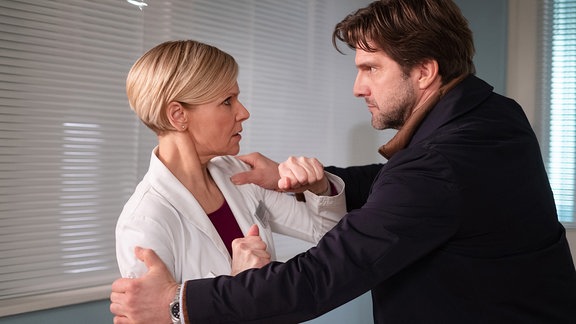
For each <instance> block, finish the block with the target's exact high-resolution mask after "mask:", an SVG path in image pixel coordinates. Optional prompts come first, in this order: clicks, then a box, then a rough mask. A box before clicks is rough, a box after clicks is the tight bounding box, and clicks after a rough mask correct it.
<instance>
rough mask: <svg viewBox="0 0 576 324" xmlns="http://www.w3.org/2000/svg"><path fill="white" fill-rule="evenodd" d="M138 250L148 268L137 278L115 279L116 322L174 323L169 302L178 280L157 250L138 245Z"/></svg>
mask: <svg viewBox="0 0 576 324" xmlns="http://www.w3.org/2000/svg"><path fill="white" fill-rule="evenodd" d="M135 253H136V257H137V258H138V259H139V260H141V261H143V262H144V263H145V264H146V267H147V268H148V272H146V274H144V276H142V277H140V278H137V279H128V278H121V279H117V280H115V281H114V283H112V293H111V294H110V301H111V304H110V311H111V312H112V313H113V314H114V315H115V316H114V324H126V323H130V324H139V323H142V324H149V323H171V322H172V320H171V319H170V303H171V302H172V299H173V298H174V296H175V294H176V289H177V287H178V284H177V283H176V281H175V280H174V277H172V274H170V272H169V271H168V269H167V268H166V265H164V263H163V262H162V260H161V259H160V258H159V257H158V256H157V255H156V253H155V252H154V251H152V250H150V249H143V248H139V247H137V248H136V249H135Z"/></svg>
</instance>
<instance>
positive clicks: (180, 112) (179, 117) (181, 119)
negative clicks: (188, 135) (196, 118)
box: [166, 101, 188, 130]
mask: <svg viewBox="0 0 576 324" xmlns="http://www.w3.org/2000/svg"><path fill="white" fill-rule="evenodd" d="M166 115H167V117H168V120H169V121H170V124H171V125H172V127H174V128H175V129H176V130H186V128H188V113H187V111H186V109H185V108H184V107H183V106H182V104H181V103H179V102H176V101H172V102H171V103H169V104H168V108H167V109H166Z"/></svg>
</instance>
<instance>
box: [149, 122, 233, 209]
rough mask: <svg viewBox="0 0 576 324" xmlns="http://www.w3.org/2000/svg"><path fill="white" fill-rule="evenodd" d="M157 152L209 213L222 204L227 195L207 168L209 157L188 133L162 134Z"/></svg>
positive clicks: (161, 159) (159, 157)
mask: <svg viewBox="0 0 576 324" xmlns="http://www.w3.org/2000/svg"><path fill="white" fill-rule="evenodd" d="M156 155H157V156H158V159H159V160H160V161H162V163H163V164H164V165H165V166H166V167H167V168H168V170H170V172H171V173H172V174H173V175H174V176H175V177H176V178H177V179H178V181H180V182H181V183H182V184H183V185H184V187H186V189H188V191H190V193H192V195H193V196H194V198H196V200H197V201H198V203H199V204H200V206H202V208H203V209H204V211H205V212H206V213H211V212H213V211H215V210H217V209H218V208H220V206H222V204H223V203H224V196H223V195H222V192H221V191H220V189H219V188H218V186H217V185H216V182H215V181H214V179H213V178H212V175H210V172H209V171H208V162H209V159H208V158H204V159H202V158H201V157H200V156H199V155H198V152H197V150H196V147H195V146H194V143H193V142H192V140H191V139H190V138H189V137H188V136H186V135H185V134H182V133H174V134H169V135H164V136H159V137H158V151H157V152H156Z"/></svg>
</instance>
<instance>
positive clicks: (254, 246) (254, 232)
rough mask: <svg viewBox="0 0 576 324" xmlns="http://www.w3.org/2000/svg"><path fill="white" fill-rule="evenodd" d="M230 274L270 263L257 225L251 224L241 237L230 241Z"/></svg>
mask: <svg viewBox="0 0 576 324" xmlns="http://www.w3.org/2000/svg"><path fill="white" fill-rule="evenodd" d="M232 254H233V256H232V275H233V276H235V275H237V274H238V273H240V272H242V271H244V270H246V269H252V268H260V267H262V266H265V265H267V264H268V263H270V254H269V253H268V251H266V243H264V241H262V238H260V231H259V230H258V225H252V227H250V229H249V230H248V233H247V234H246V236H245V237H243V238H237V239H235V240H234V241H232Z"/></svg>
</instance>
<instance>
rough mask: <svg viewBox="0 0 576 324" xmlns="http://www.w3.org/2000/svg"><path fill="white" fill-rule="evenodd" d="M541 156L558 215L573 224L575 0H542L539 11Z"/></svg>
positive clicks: (575, 189) (575, 187)
mask: <svg viewBox="0 0 576 324" xmlns="http://www.w3.org/2000/svg"><path fill="white" fill-rule="evenodd" d="M542 13H543V15H542V46H541V49H542V53H541V55H542V74H543V78H542V87H541V89H542V103H541V105H542V107H543V114H542V116H543V119H544V121H545V122H543V123H542V124H543V125H544V127H543V130H544V132H543V138H544V139H545V142H544V143H543V147H544V148H545V149H544V156H545V157H547V159H546V162H547V168H548V173H549V176H550V183H551V185H552V189H553V191H554V196H555V199H556V206H557V209H558V216H559V219H560V221H562V222H564V223H565V224H567V225H570V226H571V225H574V224H575V216H574V215H575V211H576V210H575V204H574V203H575V199H576V0H545V1H543V10H542Z"/></svg>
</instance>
